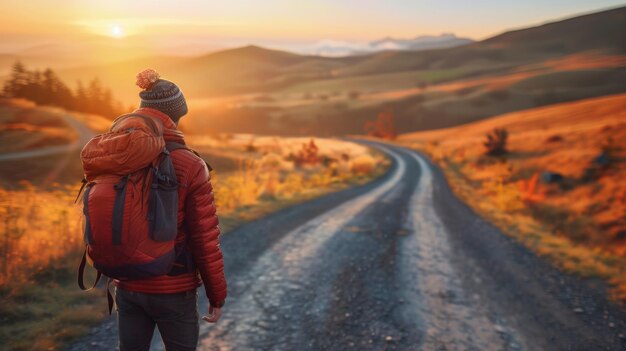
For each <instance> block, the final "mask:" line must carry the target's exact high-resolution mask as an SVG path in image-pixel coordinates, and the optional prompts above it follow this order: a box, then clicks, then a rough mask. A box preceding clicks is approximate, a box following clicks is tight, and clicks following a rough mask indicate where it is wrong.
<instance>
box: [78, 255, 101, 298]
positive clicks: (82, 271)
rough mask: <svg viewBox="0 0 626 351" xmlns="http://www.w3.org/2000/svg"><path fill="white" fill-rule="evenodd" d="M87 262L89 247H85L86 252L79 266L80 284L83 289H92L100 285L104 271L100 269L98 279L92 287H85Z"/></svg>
mask: <svg viewBox="0 0 626 351" xmlns="http://www.w3.org/2000/svg"><path fill="white" fill-rule="evenodd" d="M86 264H87V249H86V248H85V252H84V253H83V258H82V259H81V260H80V265H79V266H78V286H79V287H80V288H81V290H85V291H87V290H91V289H93V288H95V287H96V285H98V282H99V281H100V278H101V277H102V273H101V272H100V271H98V275H97V276H96V281H95V282H94V283H93V286H92V287H91V288H86V287H85V265H86Z"/></svg>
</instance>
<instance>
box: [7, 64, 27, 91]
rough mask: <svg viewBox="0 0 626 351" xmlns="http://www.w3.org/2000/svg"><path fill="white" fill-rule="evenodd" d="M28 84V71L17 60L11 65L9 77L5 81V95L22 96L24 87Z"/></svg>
mask: <svg viewBox="0 0 626 351" xmlns="http://www.w3.org/2000/svg"><path fill="white" fill-rule="evenodd" d="M27 85H28V71H27V70H26V67H25V66H24V65H23V64H22V63H21V62H20V61H17V62H15V63H14V64H13V66H12V67H11V77H10V78H9V80H8V81H7V82H6V83H5V85H4V88H3V91H4V95H5V96H7V97H22V96H21V95H22V94H23V92H24V88H25V87H26V86H27Z"/></svg>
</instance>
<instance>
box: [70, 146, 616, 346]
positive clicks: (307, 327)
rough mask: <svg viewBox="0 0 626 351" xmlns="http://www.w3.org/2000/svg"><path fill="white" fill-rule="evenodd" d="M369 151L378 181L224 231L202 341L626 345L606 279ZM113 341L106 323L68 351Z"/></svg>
mask: <svg viewBox="0 0 626 351" xmlns="http://www.w3.org/2000/svg"><path fill="white" fill-rule="evenodd" d="M374 146H376V147H379V148H380V149H382V150H383V151H385V152H387V153H388V154H389V155H390V156H391V157H392V158H393V160H394V164H393V166H392V169H391V170H390V172H389V173H388V174H387V175H386V176H385V177H383V178H382V179H379V180H377V181H376V182H373V183H370V184H368V185H366V186H362V187H359V188H355V189H349V190H345V191H342V192H339V193H336V194H332V195H329V196H326V197H323V198H320V199H317V200H313V201H310V202H307V203H304V204H301V205H297V206H294V207H292V208H289V209H285V210H283V211H280V212H278V213H275V214H273V215H270V216H268V217H266V218H263V219H261V220H258V221H255V222H252V223H249V224H247V225H244V226H242V227H240V228H238V229H237V230H234V231H233V232H231V233H229V234H228V235H225V236H224V238H223V240H222V247H223V249H224V253H225V257H226V271H227V277H228V280H229V284H230V285H229V288H230V289H229V293H230V295H229V298H228V301H227V304H226V307H225V309H224V315H223V319H222V320H221V321H220V322H219V323H218V324H217V325H208V324H203V325H202V327H201V338H202V341H201V346H200V348H199V349H201V350H350V349H352V350H532V351H534V350H624V349H626V336H624V334H626V313H624V312H623V311H620V310H619V309H618V308H617V307H615V306H614V305H612V304H611V303H610V302H608V301H607V300H606V299H605V298H604V297H603V291H602V289H603V286H602V284H600V283H597V282H590V281H581V280H579V279H577V278H575V277H571V276H568V275H564V274H561V273H560V272H558V271H557V270H555V269H553V268H552V267H551V266H550V265H549V264H547V263H546V262H544V261H543V260H541V259H538V258H536V257H535V256H534V255H532V254H531V253H530V252H528V251H527V250H525V249H524V248H522V247H520V246H519V245H518V244H516V243H514V242H513V241H511V240H510V239H508V238H507V237H505V236H504V235H503V234H502V233H500V232H499V231H498V230H497V229H496V228H494V227H493V226H491V225H490V224H488V223H486V222H485V221H483V220H482V219H480V218H479V217H477V216H476V215H475V214H474V213H473V212H472V211H471V210H470V209H469V208H467V207H466V206H465V205H464V204H463V203H461V202H460V201H459V200H457V199H456V198H455V197H454V196H453V195H452V193H451V192H450V190H449V188H448V186H447V185H446V183H445V180H444V179H443V177H442V175H441V173H440V172H439V171H438V170H437V169H436V168H434V167H433V166H432V165H431V164H429V163H428V161H426V160H425V159H424V158H422V157H421V156H419V155H418V154H416V153H414V152H412V151H408V150H406V149H401V148H396V147H390V146H385V145H379V144H375V145H374ZM200 295H201V296H202V295H203V293H201V294H200ZM199 309H200V311H201V313H204V311H205V309H206V301H205V300H201V303H200V306H199ZM114 347H115V325H114V319H112V320H111V321H108V322H106V323H104V324H103V325H102V326H101V327H100V328H98V329H96V330H94V331H93V333H92V334H91V335H90V336H89V337H87V338H85V339H84V340H82V341H81V342H79V343H78V344H76V345H74V346H73V347H72V348H70V349H71V350H100V349H102V350H111V349H113V348H114ZM153 349H156V350H162V349H163V348H162V346H161V345H160V341H159V339H158V338H157V337H155V340H154V343H153Z"/></svg>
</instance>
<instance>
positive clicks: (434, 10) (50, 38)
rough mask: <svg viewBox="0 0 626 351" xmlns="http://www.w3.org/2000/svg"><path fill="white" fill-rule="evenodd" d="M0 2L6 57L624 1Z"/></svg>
mask: <svg viewBox="0 0 626 351" xmlns="http://www.w3.org/2000/svg"><path fill="white" fill-rule="evenodd" d="M1 1H2V2H3V4H2V9H3V11H2V14H1V15H0V16H1V17H2V20H1V21H0V34H1V39H0V52H4V53H7V52H18V51H19V50H23V49H27V48H29V47H32V46H35V45H42V44H50V43H71V42H80V41H81V40H88V39H86V38H89V40H93V38H98V37H101V38H102V39H103V40H104V39H106V40H117V41H127V42H128V43H131V42H132V43H140V44H141V45H143V46H145V47H150V48H151V49H154V50H155V51H158V52H166V53H172V54H194V53H200V52H205V51H208V50H212V49H216V48H224V47H232V46H238V45H245V44H250V43H252V44H258V45H265V46H269V47H276V48H282V49H293V50H295V51H298V50H300V49H302V48H305V47H306V46H307V45H314V44H315V43H318V42H321V41H337V42H342V41H343V42H365V41H370V40H375V39H379V38H381V37H385V36H392V37H397V38H411V37H415V36H417V35H423V34H440V33H455V34H456V35H458V36H462V37H470V38H473V39H483V38H486V37H489V36H491V35H494V34H498V33H500V32H502V31H504V30H506V29H511V28H519V27H525V26H529V25H534V24H540V23H542V22H545V21H548V20H552V19H558V18H563V17H567V16H571V15H574V14H579V13H584V12H590V11H596V10H599V9H604V8H609V7H616V6H619V5H620V4H622V5H623V4H624V2H623V1H613V0H594V1H588V0H525V1H515V2H512V1H500V0H489V1H462V0H412V1H409V0H404V1H401V0H301V1H293V0H263V1H256V0H255V1H219V2H218V1H201V0H196V1H182V0H181V1H163V0H123V1H120V0H109V1H106V2H104V1H95V0H81V1H78V0H41V1H28V0H25V1H19V2H17V1H7V0H1Z"/></svg>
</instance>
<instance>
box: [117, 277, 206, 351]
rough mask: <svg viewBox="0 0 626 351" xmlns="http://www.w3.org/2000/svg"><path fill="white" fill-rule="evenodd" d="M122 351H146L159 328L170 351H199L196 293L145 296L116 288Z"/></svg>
mask: <svg viewBox="0 0 626 351" xmlns="http://www.w3.org/2000/svg"><path fill="white" fill-rule="evenodd" d="M115 303H116V304H117V312H118V314H117V315H118V328H119V335H120V351H144V350H145V351H147V350H149V349H150V341H151V340H152V334H153V333H154V326H155V325H156V326H157V327H159V332H160V333H161V337H162V338H163V343H164V344H165V349H166V350H167V351H187V350H196V347H197V345H198V332H199V329H198V328H199V325H198V311H197V294H196V291H195V290H191V291H187V292H182V293H175V294H144V293H138V292H134V291H128V290H124V289H120V288H117V289H116V290H115Z"/></svg>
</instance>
